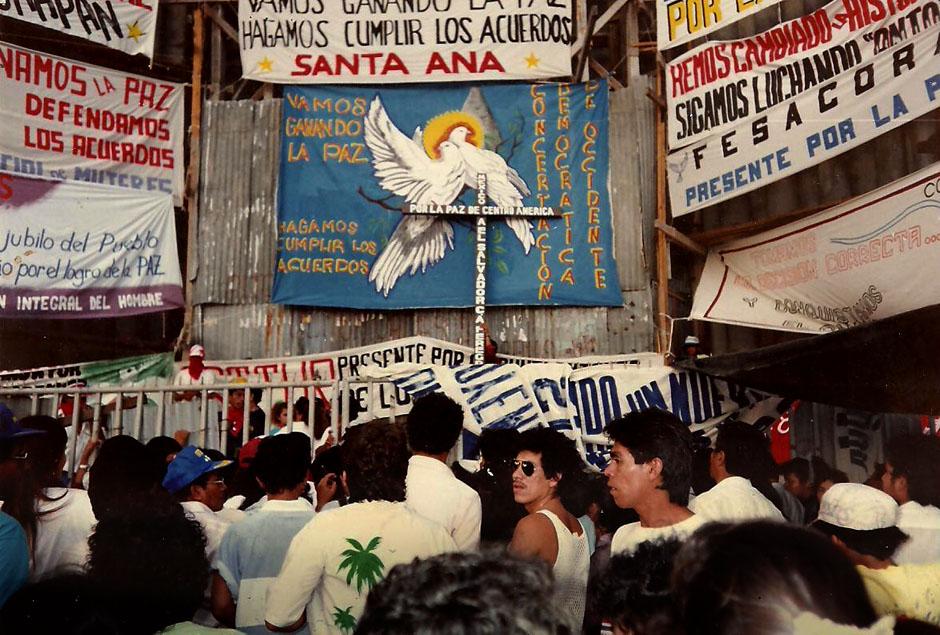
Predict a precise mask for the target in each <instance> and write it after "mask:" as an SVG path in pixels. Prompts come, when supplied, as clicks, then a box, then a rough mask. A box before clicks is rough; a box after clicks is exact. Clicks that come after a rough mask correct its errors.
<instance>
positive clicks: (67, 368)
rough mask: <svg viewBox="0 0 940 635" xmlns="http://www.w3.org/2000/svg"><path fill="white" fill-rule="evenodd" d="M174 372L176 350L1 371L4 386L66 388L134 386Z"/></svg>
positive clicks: (1, 380) (0, 384) (1, 381)
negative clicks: (98, 360) (99, 360)
mask: <svg viewBox="0 0 940 635" xmlns="http://www.w3.org/2000/svg"><path fill="white" fill-rule="evenodd" d="M172 374H173V353H154V354H152V355H138V356H135V357H122V358H120V359H109V360H106V361H101V362H83V363H81V364H66V365H63V366H45V367H43V368H30V369H26V370H4V371H0V386H3V387H4V388H65V387H68V386H100V385H124V386H128V385H132V384H135V383H140V382H142V381H148V380H151V381H152V380H155V379H160V378H168V377H170V376H172Z"/></svg>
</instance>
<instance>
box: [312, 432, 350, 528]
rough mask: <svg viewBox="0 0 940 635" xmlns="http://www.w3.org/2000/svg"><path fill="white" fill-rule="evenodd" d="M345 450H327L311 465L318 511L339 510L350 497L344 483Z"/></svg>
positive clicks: (337, 447) (339, 448) (333, 448)
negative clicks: (342, 477)
mask: <svg viewBox="0 0 940 635" xmlns="http://www.w3.org/2000/svg"><path fill="white" fill-rule="evenodd" d="M342 474H343V449H342V448H341V447H339V446H334V447H332V448H327V449H326V450H324V451H323V452H320V454H319V455H318V456H317V458H315V459H314V460H313V463H311V464H310V476H311V477H312V478H313V483H314V485H315V486H316V490H317V501H316V502H317V511H318V512H321V511H330V510H331V509H339V507H340V506H341V505H342V503H343V501H345V500H346V497H347V496H348V495H349V494H348V492H347V491H346V487H345V486H344V485H343V481H342V479H341V478H340V477H341V476H342Z"/></svg>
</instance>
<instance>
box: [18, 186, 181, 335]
mask: <svg viewBox="0 0 940 635" xmlns="http://www.w3.org/2000/svg"><path fill="white" fill-rule="evenodd" d="M0 217H2V218H3V224H2V225H0V318H29V317H37V318H58V319H75V318H96V317H115V316H124V315H137V314H141V313H152V312H155V311H166V310H167V309H173V308H177V307H181V306H183V288H182V284H181V278H180V270H179V260H178V258H177V253H176V225H175V220H174V218H173V201H172V199H171V198H170V195H169V194H164V195H157V194H149V193H146V192H132V191H128V190H122V189H119V188H113V187H102V186H99V185H90V184H87V183H69V182H61V181H43V180H39V179H28V178H25V177H22V176H16V175H12V174H0Z"/></svg>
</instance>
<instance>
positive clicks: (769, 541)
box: [673, 521, 893, 635]
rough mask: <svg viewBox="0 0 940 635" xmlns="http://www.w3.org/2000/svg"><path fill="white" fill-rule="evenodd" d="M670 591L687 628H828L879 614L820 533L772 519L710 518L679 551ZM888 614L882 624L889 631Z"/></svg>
mask: <svg viewBox="0 0 940 635" xmlns="http://www.w3.org/2000/svg"><path fill="white" fill-rule="evenodd" d="M673 594H674V597H675V600H676V604H677V607H678V609H679V620H680V623H681V625H682V626H683V627H684V628H685V630H686V632H688V633H697V634H701V635H713V634H714V635H719V634H731V633H747V634H748V635H778V634H779V635H783V634H790V633H800V634H803V633H820V634H821V633H832V632H842V631H839V630H838V629H837V628H836V627H835V624H840V625H849V626H854V627H868V626H871V625H872V624H873V623H874V622H875V619H876V616H875V611H874V609H873V608H872V606H871V603H870V602H869V601H868V597H867V595H866V593H865V587H864V586H863V585H862V580H861V578H860V577H859V576H858V574H857V573H856V571H855V568H854V567H853V566H852V563H851V562H849V560H848V559H847V558H846V557H845V556H844V555H843V554H842V553H841V552H840V551H839V550H838V549H837V548H836V547H835V546H834V545H833V544H832V543H831V542H829V541H828V540H827V539H826V538H825V537H823V536H820V535H819V534H816V533H815V532H812V531H808V530H806V529H803V528H800V527H794V526H792V525H788V524H786V523H779V522H771V521H754V522H747V523H742V524H735V525H725V524H718V523H716V524H711V525H708V526H707V527H705V528H703V529H701V530H700V531H698V532H696V533H695V534H694V535H693V536H691V537H690V538H689V539H688V540H687V541H686V543H685V544H684V545H683V547H682V549H681V550H680V551H679V554H678V555H677V556H676V560H675V566H674V571H673ZM891 623H893V620H891V619H890V618H889V619H887V620H886V621H885V622H884V623H883V625H884V626H885V628H887V631H884V630H881V631H878V632H888V633H890V632H891V631H890V624H891Z"/></svg>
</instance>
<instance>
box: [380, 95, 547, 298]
mask: <svg viewBox="0 0 940 635" xmlns="http://www.w3.org/2000/svg"><path fill="white" fill-rule="evenodd" d="M363 130H364V135H363V136H364V141H365V144H366V147H367V148H368V150H369V152H370V153H371V155H372V158H371V163H372V168H373V172H374V174H375V178H376V180H377V181H378V184H379V185H380V186H381V187H382V188H383V189H384V190H386V191H388V192H390V193H391V194H394V195H397V196H401V197H402V198H403V199H404V202H405V203H415V204H424V205H449V204H452V203H453V202H454V201H456V200H457V198H458V197H459V196H460V195H461V193H463V191H464V189H465V188H470V189H474V188H476V185H477V177H478V175H480V174H485V175H486V183H487V186H486V195H487V198H489V200H490V201H492V202H493V203H494V204H496V205H501V206H509V205H511V206H520V205H522V204H523V197H525V196H528V195H529V194H530V191H529V187H528V186H527V185H526V183H525V181H524V180H523V179H522V177H520V176H519V174H518V172H516V170H514V169H513V168H512V167H510V166H509V165H508V164H507V163H506V160H505V159H504V158H503V157H502V156H500V155H499V154H497V153H496V152H493V151H491V150H487V149H485V148H484V147H483V146H484V143H483V138H484V130H483V125H482V124H481V123H480V121H479V120H478V119H477V118H476V117H474V116H473V115H471V114H469V113H466V112H455V111H451V112H446V113H443V114H441V115H438V116H436V117H434V118H432V119H431V120H429V121H428V122H427V123H426V125H425V126H424V128H423V129H422V128H421V127H418V128H417V129H416V130H415V131H414V134H413V135H412V136H411V137H409V136H408V135H406V134H405V133H404V132H402V131H401V130H399V129H398V127H397V126H396V125H395V124H394V123H393V122H392V121H391V119H390V118H389V116H388V113H387V112H386V111H385V107H384V106H383V104H382V100H381V98H380V97H378V96H376V97H375V98H373V99H372V101H371V103H370V104H369V108H368V113H367V114H366V116H365V118H364V124H363ZM507 223H508V225H509V227H510V229H512V231H513V233H514V234H515V235H516V237H517V238H518V239H519V242H520V244H521V245H522V249H523V251H524V252H525V253H526V254H528V253H529V251H530V249H531V248H532V246H533V245H534V244H535V238H534V237H533V235H532V226H531V224H530V223H529V221H527V220H525V219H522V218H511V219H508V221H507ZM453 248H454V229H453V226H452V225H451V223H450V221H448V220H447V219H445V218H440V217H434V216H412V215H405V214H403V215H402V217H401V220H399V222H398V225H397V226H396V228H395V231H394V232H393V233H392V235H391V237H390V238H389V241H388V244H387V245H386V247H385V249H384V250H383V251H382V252H381V253H380V254H379V256H378V258H377V259H376V260H375V262H374V263H373V265H372V268H371V271H370V272H369V282H371V283H372V284H374V285H375V289H376V291H378V292H379V293H381V294H382V295H383V296H385V297H388V294H389V293H390V292H391V290H392V289H393V288H394V287H395V284H396V283H397V282H398V280H399V279H400V278H401V277H402V276H404V275H409V276H413V275H415V274H416V273H418V272H421V273H424V272H426V271H427V270H428V268H429V267H432V266H433V265H435V264H436V263H438V262H440V261H441V259H443V258H444V257H445V255H446V254H447V252H448V250H453Z"/></svg>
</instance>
